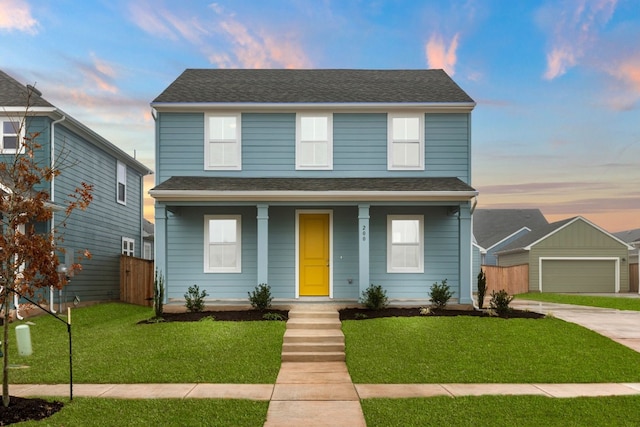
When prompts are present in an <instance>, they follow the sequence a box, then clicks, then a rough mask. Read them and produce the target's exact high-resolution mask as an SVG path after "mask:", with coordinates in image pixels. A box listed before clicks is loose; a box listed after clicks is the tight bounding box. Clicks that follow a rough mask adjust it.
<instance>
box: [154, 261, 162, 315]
mask: <svg viewBox="0 0 640 427" xmlns="http://www.w3.org/2000/svg"><path fill="white" fill-rule="evenodd" d="M163 304H164V277H163V276H162V273H160V272H159V271H158V270H157V269H156V277H155V280H154V281H153V311H154V312H155V317H156V318H160V317H162V313H163V311H164V308H163Z"/></svg>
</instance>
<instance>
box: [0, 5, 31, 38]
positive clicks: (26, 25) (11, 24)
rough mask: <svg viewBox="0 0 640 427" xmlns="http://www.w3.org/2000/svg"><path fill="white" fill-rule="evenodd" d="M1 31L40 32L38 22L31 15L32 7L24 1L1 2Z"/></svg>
mask: <svg viewBox="0 0 640 427" xmlns="http://www.w3.org/2000/svg"><path fill="white" fill-rule="evenodd" d="M0 11H2V13H0V30H7V31H13V30H17V31H22V32H25V33H29V34H36V33H37V32H38V26H39V24H38V21H37V20H36V19H35V18H34V17H33V16H32V15H31V7H30V6H29V4H28V3H27V2H26V1H24V0H0Z"/></svg>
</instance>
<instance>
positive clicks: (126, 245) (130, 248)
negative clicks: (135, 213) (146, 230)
mask: <svg viewBox="0 0 640 427" xmlns="http://www.w3.org/2000/svg"><path fill="white" fill-rule="evenodd" d="M135 245H136V241H135V240H133V239H132V238H130V237H123V238H122V255H127V256H135Z"/></svg>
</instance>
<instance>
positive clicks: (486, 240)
mask: <svg viewBox="0 0 640 427" xmlns="http://www.w3.org/2000/svg"><path fill="white" fill-rule="evenodd" d="M548 224H549V223H548V222H547V220H546V218H545V217H544V215H542V212H540V210H539V209H476V210H475V212H474V214H473V235H474V236H475V238H476V242H477V243H478V245H480V246H481V247H483V248H485V249H488V248H490V247H492V246H493V245H495V244H496V243H498V242H500V241H501V240H503V239H505V238H506V237H509V236H510V235H512V234H513V233H515V232H516V231H518V230H520V229H521V228H523V227H528V228H529V229H530V230H533V231H535V230H537V229H539V228H542V227H546V226H547V225H548Z"/></svg>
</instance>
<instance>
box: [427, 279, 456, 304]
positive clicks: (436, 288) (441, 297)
mask: <svg viewBox="0 0 640 427" xmlns="http://www.w3.org/2000/svg"><path fill="white" fill-rule="evenodd" d="M429 295H430V296H431V298H430V299H429V300H430V301H431V303H432V304H433V305H434V307H435V308H445V307H446V306H447V304H448V303H449V300H450V299H451V297H452V296H453V292H451V288H450V286H449V285H447V279H444V280H443V281H442V283H441V284H438V283H437V282H436V283H434V284H433V285H431V292H430V293H429Z"/></svg>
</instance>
